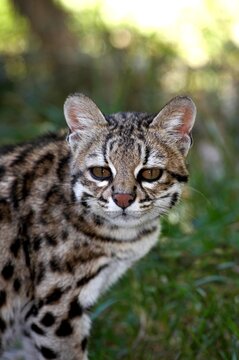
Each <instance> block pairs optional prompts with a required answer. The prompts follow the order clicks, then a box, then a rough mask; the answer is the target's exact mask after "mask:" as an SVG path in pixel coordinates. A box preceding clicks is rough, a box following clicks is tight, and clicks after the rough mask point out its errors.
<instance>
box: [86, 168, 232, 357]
mask: <svg viewBox="0 0 239 360" xmlns="http://www.w3.org/2000/svg"><path fill="white" fill-rule="evenodd" d="M191 185H192V186H193V188H194V189H195V188H196V189H197V191H195V190H190V187H189V188H188V190H187V192H186V199H185V200H184V201H183V202H182V204H181V205H180V206H179V207H178V208H177V210H176V211H177V212H178V213H179V214H180V218H181V221H178V219H177V217H176V216H171V218H169V220H168V221H165V220H164V221H163V231H162V236H161V240H160V242H159V244H158V246H157V247H156V248H155V249H153V251H151V253H150V254H149V255H148V256H146V257H145V258H144V259H143V260H141V261H140V262H139V263H138V264H136V266H135V267H134V268H133V269H132V270H130V271H129V272H128V273H127V274H126V276H124V278H123V279H121V281H120V282H119V283H118V284H117V285H116V286H114V287H113V288H112V289H111V290H110V291H109V292H108V293H107V294H106V295H105V297H104V299H102V300H101V302H100V304H98V306H96V307H95V312H94V313H93V319H94V324H93V330H92V337H91V341H90V359H91V360H107V359H109V360H111V359H127V360H135V359H137V360H156V359H163V360H171V359H172V360H176V359H183V360H188V359H190V360H195V359H197V360H205V359H221V360H226V359H227V360H229V359H230V360H237V359H239V202H238V201H237V199H238V195H237V194H238V191H239V185H238V183H237V181H233V179H232V177H229V176H228V177H227V178H224V179H221V180H220V181H209V180H206V179H204V180H203V179H201V178H199V175H198V174H197V175H196V174H195V176H194V178H192V181H191Z"/></svg>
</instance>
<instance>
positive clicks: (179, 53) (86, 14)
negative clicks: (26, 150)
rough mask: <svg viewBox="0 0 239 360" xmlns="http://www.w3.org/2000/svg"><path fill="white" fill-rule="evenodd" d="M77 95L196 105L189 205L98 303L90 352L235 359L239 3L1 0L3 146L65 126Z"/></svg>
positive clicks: (238, 335) (146, 107)
mask: <svg viewBox="0 0 239 360" xmlns="http://www.w3.org/2000/svg"><path fill="white" fill-rule="evenodd" d="M72 92H83V93H85V94H87V95H88V96H90V97H91V98H92V99H94V101H95V102H96V103H97V105H98V106H99V107H100V109H101V110H102V111H103V112H105V113H111V112H116V111H121V110H135V111H147V112H157V111H159V110H160V108H161V107H162V106H163V105H164V104H165V103H166V102H167V101H169V100H170V98H171V97H173V96H176V95H184V94H187V95H189V96H191V97H192V98H193V100H194V101H195V103H196V105H197V108H198V116H197V123H196V126H195V129H194V132H193V135H194V146H193V148H192V150H191V154H190V156H189V159H188V162H189V164H190V173H191V180H190V183H189V186H187V188H186V189H185V192H184V199H183V201H182V204H181V205H179V206H178V207H177V209H176V210H175V211H174V212H173V213H171V214H170V216H169V217H168V218H167V219H164V221H163V234H162V237H161V241H160V242H159V244H158V246H157V248H155V249H154V250H153V251H152V252H151V253H150V255H149V256H147V257H146V258H145V259H143V260H142V261H140V262H139V264H137V265H136V266H135V267H134V268H133V269H132V270H130V271H129V272H128V274H127V275H126V276H125V277H124V278H123V279H122V280H121V281H120V282H119V283H118V284H117V285H116V286H115V287H114V288H113V289H112V290H110V292H108V293H107V295H106V296H105V297H104V298H103V299H102V300H101V302H100V303H99V304H98V305H97V306H96V307H95V308H94V311H93V314H92V318H93V319H94V326H93V331H92V337H91V341H90V359H92V360H101V359H102V360H107V359H109V360H110V359H138V360H156V359H163V360H171V359H175V360H176V359H183V360H187V359H192V360H195V359H200V360H205V359H224V360H225V359H227V360H229V359H230V360H237V359H238V360H239V196H238V192H239V184H238V175H239V162H238V152H239V120H238V117H239V2H238V1H237V0H181V1H176V0H167V1H160V0H159V1H156V0H147V1H145V2H143V1H137V0H131V1H129V0H121V1H117V0H98V1H97V0H58V1H53V0H39V1H34V0H27V1H26V0H1V4H0V95H1V96H0V144H5V143H15V142H19V141H23V140H27V139H31V138H33V137H36V136H37V135H39V134H42V133H45V132H48V131H55V130H58V129H60V128H62V127H64V126H65V122H64V118H63V113H62V105H63V103H64V100H65V98H66V97H67V95H68V94H69V93H72Z"/></svg>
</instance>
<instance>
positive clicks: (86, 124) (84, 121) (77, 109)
mask: <svg viewBox="0 0 239 360" xmlns="http://www.w3.org/2000/svg"><path fill="white" fill-rule="evenodd" d="M64 115H65V119H66V122H67V125H68V127H69V129H70V133H71V134H70V135H69V137H68V139H69V141H70V140H75V139H76V138H79V137H80V136H81V134H82V135H83V133H84V136H86V135H87V131H88V132H91V131H92V129H93V128H94V127H95V126H105V125H107V121H106V120H105V117H104V115H103V114H102V113H101V111H100V110H99V109H98V107H97V106H96V105H95V103H94V102H93V101H92V100H91V99H90V98H88V97H87V96H85V95H83V94H73V95H70V96H69V97H68V98H67V99H66V102H65V104H64Z"/></svg>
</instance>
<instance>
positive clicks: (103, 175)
mask: <svg viewBox="0 0 239 360" xmlns="http://www.w3.org/2000/svg"><path fill="white" fill-rule="evenodd" d="M90 173H91V176H92V177H93V178H94V179H96V180H100V181H103V180H109V179H110V178H111V176H112V173H111V170H110V169H109V168H107V167H102V166H95V167H92V168H90Z"/></svg>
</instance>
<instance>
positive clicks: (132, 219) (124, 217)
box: [107, 213, 158, 229]
mask: <svg viewBox="0 0 239 360" xmlns="http://www.w3.org/2000/svg"><path fill="white" fill-rule="evenodd" d="M157 217H158V216H157ZM154 219H155V216H153V217H152V216H149V214H147V215H145V214H144V215H141V216H140V215H133V214H124V213H122V214H119V215H118V216H114V217H110V216H108V217H107V221H108V222H109V223H110V224H111V225H114V226H117V227H119V228H128V229H129V228H137V227H139V226H141V225H144V224H146V223H148V222H151V221H152V220H154Z"/></svg>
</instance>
